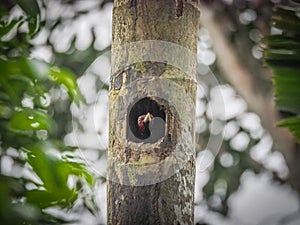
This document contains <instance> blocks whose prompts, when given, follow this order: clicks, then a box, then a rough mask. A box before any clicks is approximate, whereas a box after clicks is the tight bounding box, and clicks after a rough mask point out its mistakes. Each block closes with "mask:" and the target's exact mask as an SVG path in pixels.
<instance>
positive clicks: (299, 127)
mask: <svg viewBox="0 0 300 225" xmlns="http://www.w3.org/2000/svg"><path fill="white" fill-rule="evenodd" d="M277 126H279V127H287V128H288V129H289V130H290V131H291V132H292V134H293V135H294V136H295V138H296V141H297V142H298V143H300V117H291V118H288V119H284V120H281V121H280V122H279V123H278V124H277Z"/></svg>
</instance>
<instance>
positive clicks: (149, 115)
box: [143, 113, 153, 123]
mask: <svg viewBox="0 0 300 225" xmlns="http://www.w3.org/2000/svg"><path fill="white" fill-rule="evenodd" d="M152 117H153V116H152V115H151V114H150V113H147V114H146V116H145V118H144V121H143V122H144V123H146V122H151V120H152Z"/></svg>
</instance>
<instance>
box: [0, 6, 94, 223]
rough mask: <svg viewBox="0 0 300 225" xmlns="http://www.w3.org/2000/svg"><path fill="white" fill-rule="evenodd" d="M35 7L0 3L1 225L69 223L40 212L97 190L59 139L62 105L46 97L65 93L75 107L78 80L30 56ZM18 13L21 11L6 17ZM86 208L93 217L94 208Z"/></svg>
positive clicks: (39, 24) (38, 24)
mask: <svg viewBox="0 0 300 225" xmlns="http://www.w3.org/2000/svg"><path fill="white" fill-rule="evenodd" d="M40 3H41V2H38V1H36V0H17V1H1V3H0V50H1V51H0V68H1V71H0V131H1V133H0V165H1V167H0V198H1V200H0V224H7V225H12V224H14V225H17V224H63V223H66V222H68V220H67V219H65V218H61V217H59V216H57V215H54V214H51V213H49V211H47V210H44V209H49V207H56V208H60V209H70V208H72V206H73V205H74V203H75V202H76V201H77V200H79V199H80V198H81V199H82V198H86V197H87V193H86V189H90V188H91V187H92V186H93V184H94V177H93V176H92V175H91V174H90V172H89V171H88V170H87V168H86V166H85V164H84V162H83V161H82V160H81V159H80V158H79V157H78V156H76V154H74V150H75V148H74V147H68V146H65V144H64V143H63V142H62V137H63V136H60V135H57V134H60V133H61V132H59V129H61V126H59V124H58V123H57V122H56V120H55V115H56V116H57V112H55V111H54V105H55V104H56V103H57V102H59V101H62V100H60V99H59V98H58V99H56V100H53V99H52V96H51V93H50V92H51V90H55V88H56V91H58V92H59V91H61V92H63V91H64V90H66V91H67V92H68V94H69V97H70V99H71V100H72V101H73V102H75V103H76V104H80V102H81V101H82V97H81V94H80V92H79V90H78V87H77V84H76V77H75V75H74V74H73V73H72V72H70V71H69V70H68V69H65V68H62V67H58V66H57V65H55V66H54V65H53V64H49V63H45V62H43V61H39V60H36V59H33V58H32V57H30V53H31V49H32V47H33V45H32V44H31V41H32V39H33V38H34V37H35V36H36V35H38V34H39V32H40V30H41V29H42V28H43V27H44V25H45V21H42V19H41V9H40V5H41V4H40ZM15 8H18V9H19V11H21V12H22V13H21V14H20V15H18V16H14V15H11V14H10V11H11V10H12V9H15ZM70 103H71V101H70V100H68V103H67V104H66V106H67V105H70ZM83 195H86V197H83ZM85 205H90V209H89V210H91V211H94V212H95V208H93V207H95V206H94V204H93V203H92V204H90V203H87V204H85Z"/></svg>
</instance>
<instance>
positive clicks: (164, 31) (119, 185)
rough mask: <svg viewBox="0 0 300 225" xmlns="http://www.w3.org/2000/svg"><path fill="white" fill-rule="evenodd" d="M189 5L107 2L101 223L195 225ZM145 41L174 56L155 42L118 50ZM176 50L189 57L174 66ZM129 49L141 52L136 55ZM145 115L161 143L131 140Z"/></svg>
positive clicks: (193, 37) (195, 17)
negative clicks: (108, 66)
mask: <svg viewBox="0 0 300 225" xmlns="http://www.w3.org/2000/svg"><path fill="white" fill-rule="evenodd" d="M196 2H197V1H192V0H190V1H185V0H147V1H146V0H116V1H115V2H114V12H113V40H112V47H113V55H112V77H111V89H110V93H109V101H110V108H109V111H110V121H109V128H110V131H109V135H110V140H109V162H108V180H107V188H108V197H107V198H108V208H107V215H108V218H107V219H108V221H107V223H108V224H124V225H129V224H135V225H139V224H153V225H154V224H155V225H158V224H161V225H164V224H166V225H171V224H193V222H194V221H193V212H194V208H193V205H194V197H193V194H194V173H195V172H194V158H195V156H194V146H193V142H194V115H195V101H196V99H195V95H196V81H195V74H193V73H194V72H195V70H196V49H197V33H198V28H199V17H200V14H199V10H198V8H197V6H198V5H197V4H198V3H196ZM147 40H160V41H166V42H171V43H173V44H177V45H178V46H179V47H178V48H174V49H175V50H174V51H172V53H174V54H173V55H172V54H167V53H168V51H169V47H170V45H168V44H162V45H159V46H160V47H157V46H158V45H157V43H156V42H147V43H146V44H142V45H136V46H135V45H130V46H129V47H124V46H127V45H128V44H130V43H132V42H140V41H147ZM159 44H161V43H159ZM140 46H142V47H140ZM180 46H181V47H182V48H184V49H187V50H188V51H190V52H191V53H192V54H189V53H188V55H189V57H183V58H182V59H181V60H178V59H175V58H173V59H172V57H178V55H181V56H182V54H184V52H185V51H184V50H183V49H181V48H180ZM134 47H136V48H138V49H141V48H143V49H142V51H139V52H138V53H137V51H135V50H134ZM171 47H172V46H171ZM114 49H118V50H116V51H115V52H114ZM153 49H155V51H153ZM150 52H151V57H150ZM193 56H194V58H193ZM153 58H156V59H159V61H158V60H156V61H153ZM191 58H193V60H186V59H191ZM132 59H134V60H133V61H134V62H132ZM160 59H162V60H160ZM185 60H186V61H185ZM170 61H176V62H178V61H182V62H183V63H182V66H183V67H184V66H186V68H188V69H187V70H185V71H183V70H182V69H180V68H179V67H181V66H180V65H179V66H178V67H177V66H176V65H172V64H174V63H170ZM175 64H176V63H175ZM178 64H180V63H179V62H178ZM151 110H152V111H153V112H152V113H153V114H154V117H155V116H156V117H155V118H158V119H160V120H161V121H163V122H164V128H165V129H163V131H164V134H162V135H163V137H161V135H158V136H157V137H155V136H154V137H152V139H150V140H148V139H145V140H144V139H142V140H140V139H138V138H136V137H135V135H134V132H135V127H134V126H135V123H136V121H137V116H138V114H139V113H146V112H148V111H151ZM155 113H156V115H155Z"/></svg>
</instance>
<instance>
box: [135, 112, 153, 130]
mask: <svg viewBox="0 0 300 225" xmlns="http://www.w3.org/2000/svg"><path fill="white" fill-rule="evenodd" d="M152 118H153V116H152V114H151V113H149V112H148V113H147V114H146V115H141V116H139V117H138V126H139V130H140V133H141V135H144V134H145V129H146V126H147V124H149V123H150V122H151V120H152Z"/></svg>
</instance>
